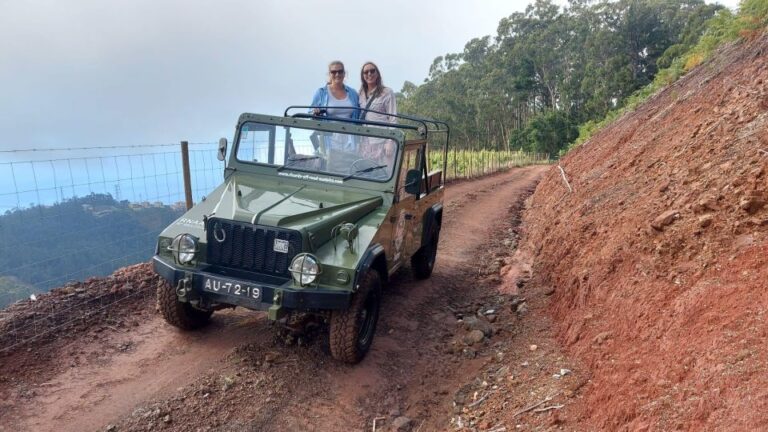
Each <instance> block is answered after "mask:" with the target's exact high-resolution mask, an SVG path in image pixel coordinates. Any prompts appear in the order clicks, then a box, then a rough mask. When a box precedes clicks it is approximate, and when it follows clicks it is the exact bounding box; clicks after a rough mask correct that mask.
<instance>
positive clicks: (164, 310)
mask: <svg viewBox="0 0 768 432" xmlns="http://www.w3.org/2000/svg"><path fill="white" fill-rule="evenodd" d="M157 308H158V309H159V310H160V314H162V315H163V318H165V321H166V322H168V324H170V325H172V326H174V327H178V328H180V329H182V330H194V329H197V328H200V327H203V326H204V325H206V324H208V321H209V319H210V318H211V315H213V311H212V310H201V309H196V308H194V307H193V306H192V305H191V304H189V303H184V302H180V301H179V299H178V297H177V296H176V290H175V289H174V288H173V287H172V286H171V284H169V283H168V282H166V281H162V282H160V284H158V286H157Z"/></svg>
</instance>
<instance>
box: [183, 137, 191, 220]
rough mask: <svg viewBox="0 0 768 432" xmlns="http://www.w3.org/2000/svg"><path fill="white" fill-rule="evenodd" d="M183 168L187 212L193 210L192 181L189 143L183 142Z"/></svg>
mask: <svg viewBox="0 0 768 432" xmlns="http://www.w3.org/2000/svg"><path fill="white" fill-rule="evenodd" d="M181 166H182V169H183V171H184V197H185V198H186V201H187V210H189V209H191V208H192V180H191V179H190V176H189V143H188V142H187V141H182V142H181Z"/></svg>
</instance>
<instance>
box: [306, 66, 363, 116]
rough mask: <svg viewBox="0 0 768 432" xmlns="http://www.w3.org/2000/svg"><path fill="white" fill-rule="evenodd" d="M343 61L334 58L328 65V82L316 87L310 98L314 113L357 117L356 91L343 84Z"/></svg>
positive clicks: (358, 113)
mask: <svg viewBox="0 0 768 432" xmlns="http://www.w3.org/2000/svg"><path fill="white" fill-rule="evenodd" d="M345 74H346V71H345V70H344V63H342V62H340V61H339V60H334V61H332V62H331V63H330V64H329V65H328V83H326V84H325V85H324V86H322V87H320V88H319V89H317V91H316V92H315V95H314V97H313V98H312V106H313V107H316V108H313V110H312V112H313V113H314V114H315V115H326V116H328V117H337V118H351V119H357V118H358V117H359V115H360V110H358V106H359V98H358V95H357V92H356V91H355V90H354V89H353V88H352V87H349V86H348V85H346V84H344V77H345Z"/></svg>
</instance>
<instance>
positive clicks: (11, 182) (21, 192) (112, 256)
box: [0, 142, 549, 352]
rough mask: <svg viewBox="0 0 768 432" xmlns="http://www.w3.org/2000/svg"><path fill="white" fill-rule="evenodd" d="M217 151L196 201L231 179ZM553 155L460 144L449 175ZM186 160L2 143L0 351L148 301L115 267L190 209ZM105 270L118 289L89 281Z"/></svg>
mask: <svg viewBox="0 0 768 432" xmlns="http://www.w3.org/2000/svg"><path fill="white" fill-rule="evenodd" d="M216 150H217V143H213V142H203V143H189V152H188V153H189V166H190V177H191V185H190V186H191V189H192V198H193V201H195V202H199V201H200V200H202V199H203V198H204V196H205V195H206V194H208V193H210V192H211V191H212V190H213V189H214V188H216V187H217V186H218V185H219V184H220V183H221V181H222V179H223V168H224V163H223V162H221V161H219V160H218V159H217V157H216V154H217V151H216ZM442 157H444V154H443V153H442V152H433V153H430V163H432V164H433V166H442V162H443V161H442V160H441V159H440V158H442ZM433 159H434V160H433ZM548 162H549V158H548V155H539V154H529V153H524V152H514V151H486V150H483V151H465V150H452V151H450V152H449V153H448V160H447V165H448V170H447V172H446V173H445V175H446V178H447V179H449V180H451V179H457V178H471V177H477V176H481V175H486V174H490V173H494V172H497V171H500V170H505V169H508V168H510V167H513V166H522V165H530V164H537V163H548ZM182 165H183V164H182V160H181V152H180V148H179V144H167V145H147V146H144V145H142V146H120V147H106V146H104V147H77V148H68V149H27V150H3V151H0V179H2V182H0V352H3V351H8V350H13V349H15V348H17V347H19V346H21V345H23V344H25V343H27V342H30V341H33V340H38V339H40V338H43V337H45V336H46V335H51V334H56V332H58V331H59V330H61V329H63V328H68V327H72V326H76V325H78V323H86V322H87V321H89V320H91V319H92V318H93V317H95V316H99V315H100V314H103V313H105V311H108V309H109V308H111V307H113V306H114V305H116V304H120V303H124V302H126V301H130V302H134V303H137V301H138V300H141V301H138V303H141V304H146V301H147V299H148V297H147V296H150V295H151V293H152V292H153V290H154V286H149V285H152V284H147V283H144V284H142V285H141V286H140V287H133V286H130V284H126V283H125V282H122V281H121V279H120V277H116V276H115V275H112V274H113V272H115V271H116V270H118V269H120V268H122V267H126V266H131V265H133V264H136V263H146V262H147V261H148V260H149V258H151V256H152V255H153V254H154V247H155V242H156V239H157V237H158V235H159V234H160V232H161V231H162V230H163V229H164V228H165V227H166V226H167V225H168V224H170V223H171V222H173V221H174V220H176V219H177V218H178V217H180V216H181V215H182V214H183V212H184V211H185V209H186V206H185V202H184V201H185V189H184V182H183V172H182V171H183V169H182ZM118 273H119V271H118ZM116 274H117V273H116ZM109 275H112V276H109ZM106 276H109V277H108V278H107V279H105V282H106V283H112V284H114V285H115V286H114V287H113V288H105V287H104V286H103V285H100V284H95V283H90V282H93V280H92V279H89V278H93V277H106ZM77 281H85V282H77ZM93 287H98V289H97V290H96V291H92V290H93ZM51 290H53V291H52V292H51ZM49 292H50V294H47V293H49ZM3 308H5V309H3Z"/></svg>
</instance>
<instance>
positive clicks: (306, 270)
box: [288, 253, 320, 286]
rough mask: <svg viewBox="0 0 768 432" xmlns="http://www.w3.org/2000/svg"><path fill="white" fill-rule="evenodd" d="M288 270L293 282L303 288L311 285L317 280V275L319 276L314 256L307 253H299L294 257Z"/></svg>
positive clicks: (318, 268) (318, 266)
mask: <svg viewBox="0 0 768 432" xmlns="http://www.w3.org/2000/svg"><path fill="white" fill-rule="evenodd" d="M288 270H289V271H290V272H291V275H292V276H293V280H295V281H296V283H298V284H299V285H301V286H304V285H309V284H311V283H312V282H314V281H315V279H317V275H319V274H320V265H319V264H318V263H317V258H315V257H314V256H312V255H310V254H308V253H301V254H298V255H296V257H295V258H294V259H293V261H292V262H291V267H290V268H289V269H288Z"/></svg>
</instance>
